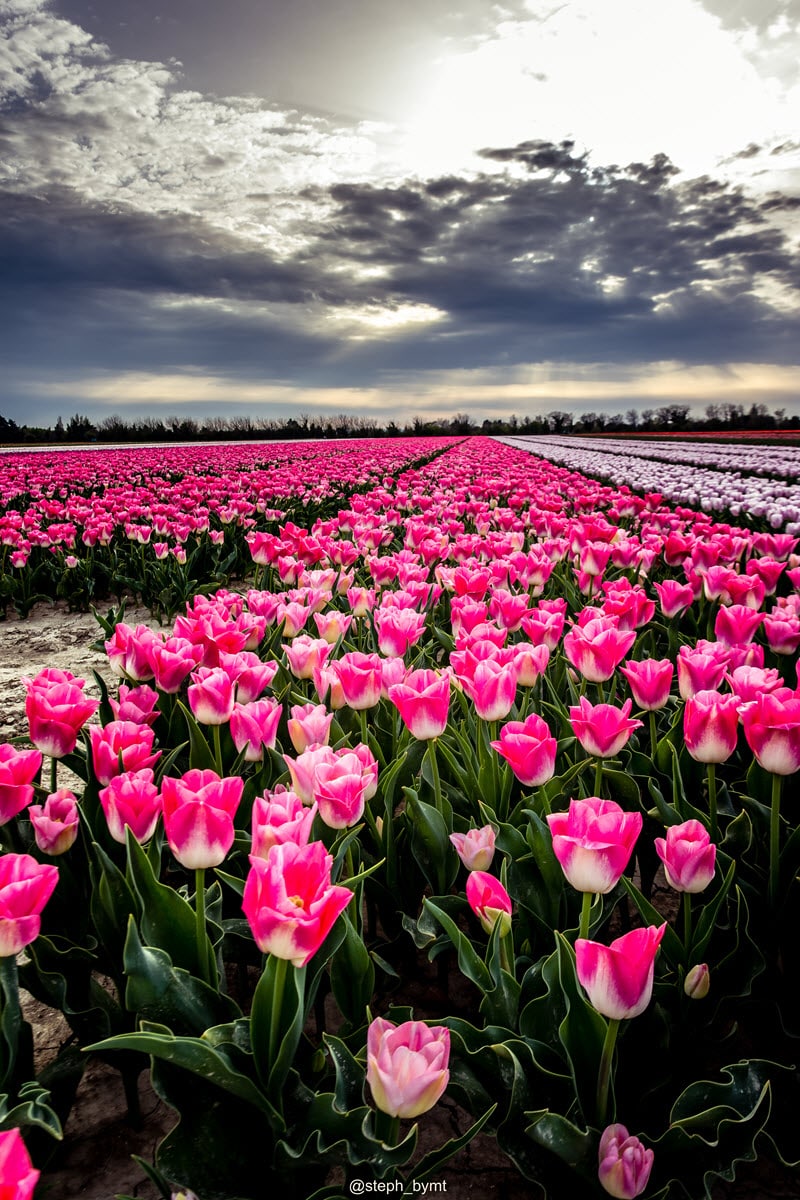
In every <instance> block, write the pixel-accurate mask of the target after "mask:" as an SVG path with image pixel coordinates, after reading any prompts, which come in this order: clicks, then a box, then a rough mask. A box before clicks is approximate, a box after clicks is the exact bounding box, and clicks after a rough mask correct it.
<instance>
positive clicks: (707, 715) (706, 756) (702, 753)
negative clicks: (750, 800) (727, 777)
mask: <svg viewBox="0 0 800 1200" xmlns="http://www.w3.org/2000/svg"><path fill="white" fill-rule="evenodd" d="M738 727H739V700H738V698H737V697H736V696H733V695H727V694H726V695H723V694H722V693H721V692H713V691H704V692H697V693H695V695H694V696H690V697H689V699H688V700H687V701H686V707H685V708H684V710H683V739H684V742H685V743H686V749H687V750H688V751H689V753H690V754H691V756H692V758H693V759H695V760H696V761H697V762H702V763H723V762H725V761H726V760H727V759H729V758H730V756H731V755H732V754H733V752H734V750H735V749H736V740H737V735H738Z"/></svg>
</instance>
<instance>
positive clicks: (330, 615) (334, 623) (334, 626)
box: [314, 609, 353, 646]
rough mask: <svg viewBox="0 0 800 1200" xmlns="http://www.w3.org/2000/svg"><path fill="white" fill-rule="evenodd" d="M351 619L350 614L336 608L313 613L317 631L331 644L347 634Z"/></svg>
mask: <svg viewBox="0 0 800 1200" xmlns="http://www.w3.org/2000/svg"><path fill="white" fill-rule="evenodd" d="M352 620H353V618H352V616H350V615H349V614H348V613H341V612H338V611H337V610H336V609H331V610H330V612H321V613H314V624H315V625H316V627H317V633H318V634H319V636H320V637H321V638H323V639H324V640H325V641H326V642H328V643H329V644H330V645H331V646H333V645H334V644H335V643H336V642H338V640H339V638H340V637H346V636H347V631H348V629H349V628H350V625H351V623H352Z"/></svg>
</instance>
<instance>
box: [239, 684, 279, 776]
mask: <svg viewBox="0 0 800 1200" xmlns="http://www.w3.org/2000/svg"><path fill="white" fill-rule="evenodd" d="M282 715H283V707H282V705H281V704H280V702H279V701H278V700H269V699H266V700H252V701H251V702H250V703H249V704H234V706H233V711H232V713H231V726H230V729H231V738H232V739H233V744H234V746H235V747H236V752H237V754H241V753H242V751H243V750H244V751H245V756H244V757H245V762H262V761H263V758H264V750H265V749H267V750H273V749H274V748H275V742H276V740H277V737H278V726H279V724H280V720H281V716H282Z"/></svg>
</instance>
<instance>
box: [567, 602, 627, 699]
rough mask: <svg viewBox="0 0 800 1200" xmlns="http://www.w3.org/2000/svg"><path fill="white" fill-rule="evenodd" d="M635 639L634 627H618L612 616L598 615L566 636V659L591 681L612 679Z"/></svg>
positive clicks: (599, 681)
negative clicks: (630, 628)
mask: <svg viewBox="0 0 800 1200" xmlns="http://www.w3.org/2000/svg"><path fill="white" fill-rule="evenodd" d="M635 641H636V633H635V631H634V630H630V631H624V630H621V629H619V627H618V623H617V621H616V620H614V619H613V618H611V617H597V618H596V619H595V620H591V621H588V622H587V623H586V624H585V625H583V626H581V625H574V626H573V627H572V629H570V631H569V633H568V634H567V635H566V637H565V638H564V654H565V656H566V658H567V661H568V662H570V663H571V664H572V666H573V667H574V668H575V670H576V671H579V672H580V674H581V675H583V677H584V679H588V681H589V682H590V683H603V682H604V681H605V680H606V679H610V678H611V676H612V675H613V674H614V671H615V670H616V669H617V667H618V666H619V664H620V663H621V662H622V660H623V658H624V657H625V655H626V654H627V653H628V651H629V650H630V648H631V646H632V645H633V643H634V642H635Z"/></svg>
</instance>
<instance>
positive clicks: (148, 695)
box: [108, 683, 158, 725]
mask: <svg viewBox="0 0 800 1200" xmlns="http://www.w3.org/2000/svg"><path fill="white" fill-rule="evenodd" d="M108 703H109V704H110V705H111V711H112V712H113V714H114V720H115V721H133V722H134V723H135V724H136V725H153V724H154V723H155V721H156V720H157V719H158V709H157V707H156V705H157V704H158V692H157V691H156V690H155V689H154V688H151V687H148V686H147V684H144V683H143V684H140V685H139V686H138V687H135V688H132V687H128V685H127V683H121V684H120V685H119V699H118V700H115V699H114V697H113V696H109V699H108Z"/></svg>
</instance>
